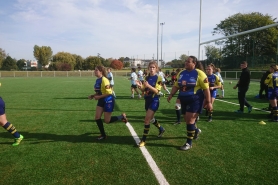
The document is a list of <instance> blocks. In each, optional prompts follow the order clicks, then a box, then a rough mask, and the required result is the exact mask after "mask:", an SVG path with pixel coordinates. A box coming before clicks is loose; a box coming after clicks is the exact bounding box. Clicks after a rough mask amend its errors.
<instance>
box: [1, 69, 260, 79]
mask: <svg viewBox="0 0 278 185" xmlns="http://www.w3.org/2000/svg"><path fill="white" fill-rule="evenodd" d="M264 72H265V71H251V79H257V80H258V79H260V78H261V77H262V74H263V73H264ZM112 73H113V75H114V77H117V76H123V77H129V76H130V72H129V71H113V72H112ZM240 73H241V71H222V72H221V75H222V78H224V79H226V78H227V79H238V78H239V76H240ZM93 76H94V72H93V71H0V77H2V78H5V77H93Z"/></svg>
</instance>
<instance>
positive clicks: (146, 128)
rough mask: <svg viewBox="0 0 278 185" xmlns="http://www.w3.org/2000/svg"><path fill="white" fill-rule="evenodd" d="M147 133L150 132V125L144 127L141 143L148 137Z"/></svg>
mask: <svg viewBox="0 0 278 185" xmlns="http://www.w3.org/2000/svg"><path fill="white" fill-rule="evenodd" d="M149 131H150V125H145V128H144V133H143V137H142V141H144V142H145V141H146V139H147V136H148V135H149Z"/></svg>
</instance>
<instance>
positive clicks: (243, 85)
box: [233, 61, 253, 113]
mask: <svg viewBox="0 0 278 185" xmlns="http://www.w3.org/2000/svg"><path fill="white" fill-rule="evenodd" d="M247 65H248V64H247V62H246V61H243V62H241V64H240V68H241V70H242V72H241V74H240V77H239V80H238V82H237V84H236V85H235V86H234V87H233V88H234V89H236V88H238V101H239V105H240V109H239V110H236V111H235V112H236V113H243V110H244V105H245V106H246V107H248V113H250V112H251V111H252V108H253V107H252V106H251V105H250V104H249V103H248V102H247V100H246V98H245V95H246V92H247V91H248V88H249V84H250V76H251V75H250V71H249V70H248V69H247Z"/></svg>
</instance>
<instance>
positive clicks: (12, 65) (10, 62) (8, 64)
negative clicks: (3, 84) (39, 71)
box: [2, 56, 17, 71]
mask: <svg viewBox="0 0 278 185" xmlns="http://www.w3.org/2000/svg"><path fill="white" fill-rule="evenodd" d="M2 69H3V70H7V71H10V70H16V69H17V66H16V60H15V59H12V57H10V56H7V57H6V58H5V59H4V61H3V64H2Z"/></svg>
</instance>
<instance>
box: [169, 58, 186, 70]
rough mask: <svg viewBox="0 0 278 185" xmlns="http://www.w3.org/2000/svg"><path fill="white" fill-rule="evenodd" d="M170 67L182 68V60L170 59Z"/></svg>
mask: <svg viewBox="0 0 278 185" xmlns="http://www.w3.org/2000/svg"><path fill="white" fill-rule="evenodd" d="M171 67H173V68H183V67H184V61H182V60H177V59H174V60H172V61H171Z"/></svg>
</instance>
